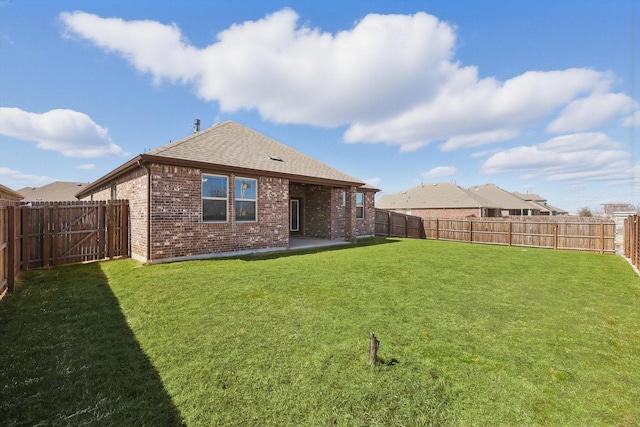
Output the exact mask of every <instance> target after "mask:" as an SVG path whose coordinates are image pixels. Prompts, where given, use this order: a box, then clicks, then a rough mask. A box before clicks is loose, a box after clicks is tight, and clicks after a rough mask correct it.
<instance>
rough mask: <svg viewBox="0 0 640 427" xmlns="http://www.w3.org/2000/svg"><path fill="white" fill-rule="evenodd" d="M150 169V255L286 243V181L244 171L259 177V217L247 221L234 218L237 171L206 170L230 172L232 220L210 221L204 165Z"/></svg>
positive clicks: (155, 257) (183, 254)
mask: <svg viewBox="0 0 640 427" xmlns="http://www.w3.org/2000/svg"><path fill="white" fill-rule="evenodd" d="M152 172H153V173H152V188H153V189H154V191H152V195H151V197H152V210H151V212H152V221H151V224H152V227H151V248H152V250H151V252H152V254H151V259H152V260H158V259H167V258H180V257H189V256H194V255H204V254H215V253H227V252H236V251H244V250H255V249H266V248H278V247H287V246H288V243H289V233H288V231H289V229H288V218H289V214H288V203H289V197H288V193H289V182H288V180H286V179H281V178H270V177H258V176H253V177H252V176H245V175H243V176H242V178H254V179H256V180H257V182H258V201H257V204H258V215H257V216H258V218H257V221H256V222H246V223H245V222H236V220H235V206H234V205H235V203H234V198H233V196H234V188H233V184H234V178H235V175H232V174H231V175H229V174H225V173H221V172H216V171H206V172H205V173H211V174H216V175H225V176H228V177H229V205H228V208H229V217H228V222H226V223H206V222H203V221H202V202H201V180H202V175H201V171H200V170H198V169H191V168H186V167H177V166H161V165H153V166H152Z"/></svg>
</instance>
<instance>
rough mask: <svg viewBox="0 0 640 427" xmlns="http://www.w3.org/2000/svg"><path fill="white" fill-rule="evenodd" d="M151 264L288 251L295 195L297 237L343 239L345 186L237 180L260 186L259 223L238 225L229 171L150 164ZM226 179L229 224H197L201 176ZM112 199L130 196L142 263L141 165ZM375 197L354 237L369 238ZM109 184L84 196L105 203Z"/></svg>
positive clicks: (136, 252) (369, 196) (134, 245)
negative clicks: (291, 203) (299, 232)
mask: <svg viewBox="0 0 640 427" xmlns="http://www.w3.org/2000/svg"><path fill="white" fill-rule="evenodd" d="M149 168H150V171H151V188H152V190H151V213H150V215H151V227H150V229H151V233H150V234H151V237H150V241H151V248H150V251H149V252H150V257H149V260H150V261H157V260H163V259H174V258H183V257H194V256H198V255H207V254H217V253H229V252H237V251H248V250H259V249H268V248H286V247H288V246H289V199H290V198H300V199H301V201H302V203H301V209H302V213H303V215H302V221H303V222H302V224H301V226H302V234H303V235H304V236H308V237H319V238H325V239H330V238H331V239H335V238H344V237H345V223H346V221H345V216H344V215H345V214H344V212H345V206H344V204H343V196H342V194H343V191H344V189H343V188H332V187H326V186H319V185H309V184H299V183H290V182H289V181H288V180H287V179H284V178H273V177H264V176H247V175H242V176H238V177H241V178H253V179H256V180H257V182H258V192H257V194H258V200H257V208H258V214H257V221H256V222H236V221H235V203H234V188H233V185H234V178H235V177H236V176H235V175H233V174H229V173H225V172H220V171H215V170H206V171H203V170H200V169H195V168H188V167H182V166H170V165H160V164H152V165H150V167H149ZM203 173H206V174H213V175H223V176H227V177H228V178H229V199H228V203H229V205H228V212H229V217H228V222H226V223H206V222H203V221H202V199H201V191H202V190H201V185H202V174H203ZM114 182H115V185H116V193H117V198H119V199H128V200H129V202H130V215H131V252H132V255H133V256H134V257H135V258H137V259H140V260H147V218H148V212H147V182H148V177H147V173H146V169H145V168H142V167H141V168H139V169H136V170H135V171H133V172H131V173H129V174H127V175H126V176H123V177H120V178H118V180H117V181H114ZM374 195H375V193H365V203H366V206H365V219H364V220H357V221H356V228H357V234H358V235H372V234H374V224H375V211H374V208H373V205H374ZM110 198H111V183H110V184H108V185H105V186H104V187H103V188H101V189H100V190H99V191H98V192H96V193H93V195H92V196H91V197H89V198H87V199H93V200H109V199H110Z"/></svg>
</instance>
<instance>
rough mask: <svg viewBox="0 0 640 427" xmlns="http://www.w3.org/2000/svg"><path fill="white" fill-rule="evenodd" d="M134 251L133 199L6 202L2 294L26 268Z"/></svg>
mask: <svg viewBox="0 0 640 427" xmlns="http://www.w3.org/2000/svg"><path fill="white" fill-rule="evenodd" d="M128 255H129V202H128V201H126V200H114V201H109V202H104V201H91V202H54V203H51V202H32V203H30V204H28V205H21V206H15V205H11V204H7V205H4V206H0V295H2V294H3V293H4V292H5V291H6V290H8V291H13V288H14V286H15V278H16V275H17V274H18V273H19V272H20V271H25V270H30V269H33V268H38V267H48V266H55V265H62V264H72V263H78V262H87V261H96V260H100V259H105V258H109V259H112V258H114V257H118V256H128Z"/></svg>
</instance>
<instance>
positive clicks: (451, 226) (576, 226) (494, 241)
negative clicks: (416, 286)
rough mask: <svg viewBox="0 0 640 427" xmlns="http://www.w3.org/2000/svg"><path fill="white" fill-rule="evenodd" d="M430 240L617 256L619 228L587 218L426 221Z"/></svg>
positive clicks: (425, 226) (603, 221) (602, 221)
mask: <svg viewBox="0 0 640 427" xmlns="http://www.w3.org/2000/svg"><path fill="white" fill-rule="evenodd" d="M424 229H425V234H426V236H427V238H431V239H436V240H454V241H461V242H469V243H484V244H490V245H505V246H524V247H530V248H548V249H563V250H572V251H586V252H599V253H601V254H605V253H606V254H615V253H616V245H615V237H616V224H615V222H613V221H605V220H601V219H592V218H590V219H583V218H567V217H558V218H551V217H547V218H544V219H542V218H540V217H535V218H530V217H526V218H518V219H514V218H465V219H441V218H431V219H424Z"/></svg>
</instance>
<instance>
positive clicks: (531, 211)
mask: <svg viewBox="0 0 640 427" xmlns="http://www.w3.org/2000/svg"><path fill="white" fill-rule="evenodd" d="M469 192H471V193H472V194H475V195H477V196H480V197H483V198H484V199H486V200H490V201H491V203H492V204H494V205H495V206H499V207H500V210H501V212H500V214H499V215H498V216H524V215H540V209H539V207H538V208H535V207H534V206H532V205H530V204H529V203H527V202H526V201H524V200H522V199H521V198H520V197H516V196H515V195H513V194H512V193H509V192H508V191H506V190H503V189H502V188H500V187H498V186H497V185H495V184H483V185H476V186H474V187H469Z"/></svg>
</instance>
